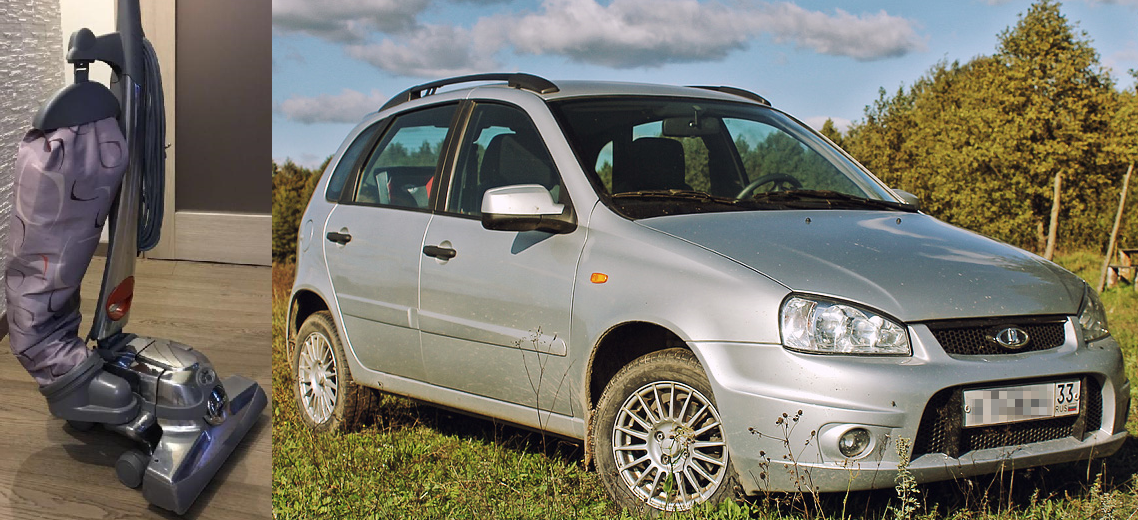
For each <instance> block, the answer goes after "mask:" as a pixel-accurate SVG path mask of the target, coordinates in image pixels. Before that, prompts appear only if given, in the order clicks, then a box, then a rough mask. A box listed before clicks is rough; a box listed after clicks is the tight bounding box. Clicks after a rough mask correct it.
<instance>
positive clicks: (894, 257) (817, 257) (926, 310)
mask: <svg viewBox="0 0 1138 520" xmlns="http://www.w3.org/2000/svg"><path fill="white" fill-rule="evenodd" d="M637 223H639V224H640V225H643V226H646V227H649V228H652V229H655V230H657V231H661V232H663V233H667V234H669V235H672V236H674V237H677V238H679V239H682V240H685V241H688V242H691V243H694V244H696V245H699V246H701V247H703V248H706V249H708V250H711V251H713V252H716V253H718V254H721V255H724V256H726V257H728V258H731V259H733V260H735V261H736V262H739V263H741V264H744V265H746V266H748V267H750V268H752V269H754V270H756V271H758V272H760V273H762V274H764V275H766V276H768V277H770V278H771V279H773V280H775V281H777V282H779V283H781V284H783V285H785V286H786V287H788V288H789V289H791V290H792V291H796V292H805V293H814V294H819V295H824V296H830V297H834V298H840V299H845V300H849V301H853V302H860V303H862V304H865V305H868V306H870V307H873V308H875V309H877V310H880V311H884V312H885V313H887V314H891V315H893V316H894V317H896V318H899V319H901V320H903V321H907V322H912V321H922V320H933V319H946V318H969V317H983V316H1015V315H1039V314H1067V315H1071V314H1075V313H1077V312H1078V309H1079V305H1080V303H1081V299H1082V295H1083V288H1082V287H1083V286H1082V281H1081V280H1080V279H1078V278H1077V277H1076V276H1075V275H1073V274H1071V273H1069V272H1067V271H1065V270H1064V269H1062V268H1060V267H1059V266H1057V265H1055V264H1053V263H1051V262H1048V261H1046V260H1044V259H1042V258H1040V257H1038V256H1036V255H1033V254H1031V253H1028V252H1026V251H1023V250H1021V249H1018V248H1015V247H1012V246H1009V245H1007V244H1004V243H1002V242H997V241H995V240H992V239H990V238H987V237H984V236H981V235H978V234H976V233H973V232H970V231H966V230H963V229H960V228H957V227H954V226H951V225H948V224H946V223H944V222H941V221H939V220H937V219H935V218H932V217H930V216H927V215H922V214H919V213H903V212H895V211H851V210H801V211H800V210H787V211H746V212H726V213H710V214H695V215H673V216H666V217H656V218H650V219H643V220H638V221H637Z"/></svg>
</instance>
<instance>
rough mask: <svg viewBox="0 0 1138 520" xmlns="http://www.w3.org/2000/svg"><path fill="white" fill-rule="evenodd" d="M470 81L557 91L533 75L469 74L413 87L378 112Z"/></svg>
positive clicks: (516, 73)
mask: <svg viewBox="0 0 1138 520" xmlns="http://www.w3.org/2000/svg"><path fill="white" fill-rule="evenodd" d="M472 81H505V82H506V84H507V85H508V86H510V87H513V88H518V89H523V90H529V91H533V92H537V93H538V94H552V93H554V92H557V91H558V90H559V89H558V88H557V85H554V84H553V82H552V81H549V80H547V79H545V78H543V77H541V76H534V75H533V74H526V73H524V72H503V73H490V74H471V75H469V76H458V77H455V78H447V79H440V80H438V81H432V82H430V83H423V84H422V85H415V86H414V87H411V88H409V89H407V90H404V91H403V92H400V93H399V94H397V95H396V96H395V97H393V98H391V100H390V101H388V102H387V103H386V104H384V105H383V107H382V108H380V109H379V110H380V112H382V111H384V110H387V109H389V108H391V107H394V106H398V105H400V104H403V103H406V102H408V101H413V100H416V99H419V98H421V97H423V96H430V95H432V94H434V93H435V91H437V90H438V89H439V88H441V87H445V86H447V85H456V84H458V83H470V82H472Z"/></svg>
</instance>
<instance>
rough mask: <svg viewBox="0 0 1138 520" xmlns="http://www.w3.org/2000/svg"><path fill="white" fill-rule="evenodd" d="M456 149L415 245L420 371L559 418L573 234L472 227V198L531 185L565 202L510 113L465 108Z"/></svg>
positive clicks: (578, 239) (554, 175)
mask: <svg viewBox="0 0 1138 520" xmlns="http://www.w3.org/2000/svg"><path fill="white" fill-rule="evenodd" d="M457 149H458V155H457V158H456V161H455V168H454V171H453V174H452V177H453V180H452V181H451V183H450V186H451V188H450V191H449V193H448V195H447V199H446V201H445V203H443V202H440V206H441V208H442V211H440V212H439V213H437V214H436V215H435V217H434V219H433V220H431V222H430V225H429V226H428V228H427V234H426V239H425V241H424V246H426V247H427V248H430V247H434V248H438V249H426V250H425V252H424V253H423V254H422V255H421V257H420V262H421V282H420V284H421V285H420V288H421V298H422V300H421V310H420V316H419V324H420V327H421V328H422V332H423V336H422V338H423V355H424V357H425V358H426V359H427V360H429V361H428V363H427V377H428V378H429V381H430V382H431V383H434V384H436V385H438V386H443V387H447V388H452V389H456V390H461V391H464V392H469V393H472V394H476V395H480V396H485V397H490V398H494V399H498V400H502V401H508V402H511V403H517V404H521V405H525V406H530V407H535V408H540V409H543V410H552V411H555V412H559V413H564V414H568V413H570V404H569V403H570V396H569V395H568V392H569V386H570V385H568V384H567V382H566V381H565V377H566V373H567V371H568V369H569V360H568V357H567V347H568V344H569V325H570V310H571V306H572V298H573V282H574V276H575V272H576V267H577V260H578V259H579V257H580V255H581V250H582V247H583V245H584V241H585V231H584V229H583V228H578V229H577V230H576V231H574V232H572V233H569V234H552V233H546V232H542V231H526V232H516V231H492V230H488V229H485V228H483V227H482V222H481V212H480V208H481V201H482V194H483V193H484V192H485V191H486V190H487V189H490V188H495V187H501V186H508V185H517V184H540V185H542V186H543V187H545V188H546V189H548V190H549V191H550V193H551V195H552V196H553V199H554V200H555V201H557V202H559V203H562V204H567V205H569V204H571V203H570V201H569V198H568V195H567V194H566V192H565V189H564V186H563V185H562V182H561V178H560V175H559V173H558V170H557V168H556V166H555V165H554V162H553V160H552V158H551V157H550V155H549V152H548V150H547V148H546V146H545V143H544V142H543V140H542V138H541V135H540V134H539V133H538V131H537V129H536V128H535V127H534V124H533V122H532V121H531V120H530V118H529V116H528V115H527V114H526V113H525V112H524V111H522V110H521V109H519V108H517V107H513V106H508V105H500V104H490V103H482V104H477V105H475V106H474V108H473V110H472V112H471V115H470V117H469V123H468V125H467V129H466V131H465V132H464V133H463V134H462V137H461V140H460V142H459V144H458V148H457ZM440 250H442V251H452V252H453V253H454V256H453V257H451V258H446V256H448V255H437V252H438V251H440ZM428 253H430V254H433V255H435V256H429V255H428Z"/></svg>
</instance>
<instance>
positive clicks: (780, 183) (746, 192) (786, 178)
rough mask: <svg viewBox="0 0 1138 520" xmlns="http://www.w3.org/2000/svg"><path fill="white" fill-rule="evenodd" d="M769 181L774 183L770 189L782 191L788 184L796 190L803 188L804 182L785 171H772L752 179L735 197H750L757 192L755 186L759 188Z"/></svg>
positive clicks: (737, 198) (738, 198) (740, 198)
mask: <svg viewBox="0 0 1138 520" xmlns="http://www.w3.org/2000/svg"><path fill="white" fill-rule="evenodd" d="M767 183H773V185H772V186H771V189H770V190H769V191H782V190H783V189H785V188H786V187H788V186H789V187H790V188H792V189H796V190H799V189H802V183H801V182H799V181H798V179H795V178H794V177H791V176H790V175H787V174H785V173H771V174H769V175H763V176H762V177H759V178H758V179H755V180H753V181H751V183H750V184H748V185H747V187H746V188H743V191H740V192H739V194H738V195H736V196H735V199H736V200H742V199H746V198H750V197H751V196H752V195H754V194H755V188H758V187H759V186H762V185H764V184H767Z"/></svg>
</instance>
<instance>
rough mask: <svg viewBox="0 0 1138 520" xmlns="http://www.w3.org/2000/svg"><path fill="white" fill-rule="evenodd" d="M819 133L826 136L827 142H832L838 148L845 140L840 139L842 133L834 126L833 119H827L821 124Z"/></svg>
mask: <svg viewBox="0 0 1138 520" xmlns="http://www.w3.org/2000/svg"><path fill="white" fill-rule="evenodd" d="M819 132H820V133H821V134H822V135H824V136H826V138H828V139H829V140H831V141H833V142H834V144H836V145H838V146H843V145H842V142H843V141H844V140H845V139H844V138H842V132H841V131H840V130H838V127H836V126H834V120H833V119H830V118H828V117H827V118H826V122H825V123H822V129H821V130H819Z"/></svg>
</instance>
